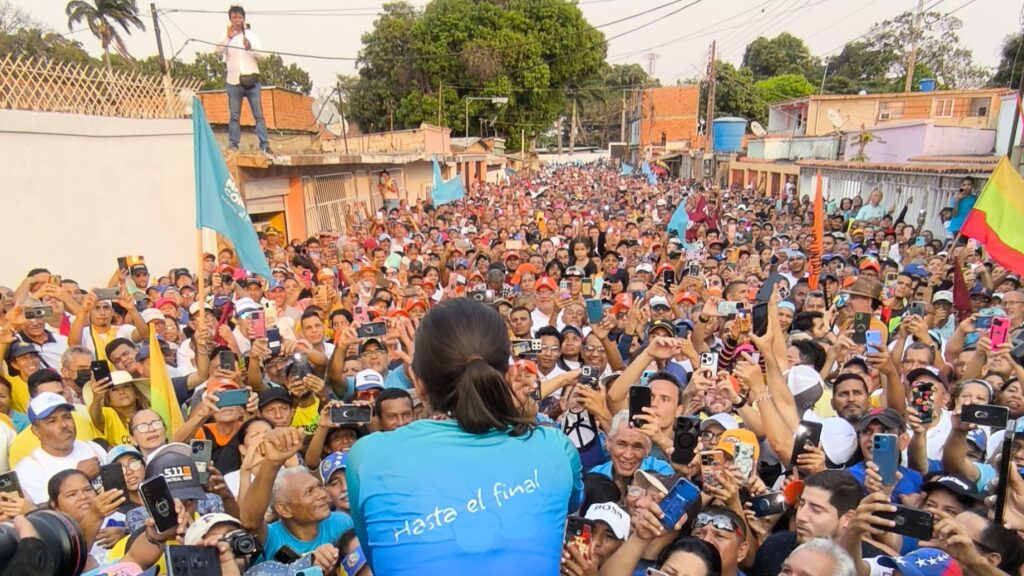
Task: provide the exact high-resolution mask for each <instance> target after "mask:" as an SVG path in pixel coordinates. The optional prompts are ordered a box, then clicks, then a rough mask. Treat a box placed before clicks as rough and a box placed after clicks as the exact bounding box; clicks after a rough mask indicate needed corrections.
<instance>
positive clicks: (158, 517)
mask: <svg viewBox="0 0 1024 576" xmlns="http://www.w3.org/2000/svg"><path fill="white" fill-rule="evenodd" d="M139 492H141V493H142V502H143V503H144V504H145V505H146V510H148V511H149V515H150V517H152V518H153V521H154V522H156V531H157V532H166V531H168V530H170V529H172V528H176V527H177V526H178V513H177V511H176V510H175V509H174V497H173V496H171V489H170V488H168V487H167V480H166V479H165V478H164V477H163V476H154V477H152V478H150V479H149V480H146V481H145V482H143V483H142V484H140V485H139ZM210 550H214V549H213V548H210ZM214 555H216V551H214ZM169 565H170V564H168V566H169ZM219 567H220V565H219V564H218V568H219Z"/></svg>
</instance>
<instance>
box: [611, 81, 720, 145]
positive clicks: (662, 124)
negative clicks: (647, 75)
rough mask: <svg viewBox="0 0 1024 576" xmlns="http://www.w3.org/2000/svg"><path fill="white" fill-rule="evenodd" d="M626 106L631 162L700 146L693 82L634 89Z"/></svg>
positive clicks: (696, 90) (697, 96)
mask: <svg viewBox="0 0 1024 576" xmlns="http://www.w3.org/2000/svg"><path fill="white" fill-rule="evenodd" d="M626 109H627V114H628V119H627V127H628V134H627V137H628V143H629V153H628V155H627V158H628V159H629V160H630V161H631V162H632V163H638V162H639V161H640V160H642V159H652V158H654V157H656V156H660V155H665V154H668V153H671V152H689V151H690V150H692V149H697V148H700V146H701V143H702V140H701V136H700V134H699V130H698V128H699V124H700V112H699V110H700V87H699V86H697V85H696V84H688V85H684V86H664V87H660V88H647V89H642V90H636V91H634V92H632V95H631V96H630V100H629V102H627V106H626Z"/></svg>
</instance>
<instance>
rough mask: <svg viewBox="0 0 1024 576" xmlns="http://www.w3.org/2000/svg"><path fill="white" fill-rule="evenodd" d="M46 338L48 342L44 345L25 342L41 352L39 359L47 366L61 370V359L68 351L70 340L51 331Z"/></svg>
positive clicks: (47, 331)
mask: <svg viewBox="0 0 1024 576" xmlns="http://www.w3.org/2000/svg"><path fill="white" fill-rule="evenodd" d="M46 337H47V338H46V342H43V343H42V344H36V343H35V342H33V341H31V340H28V339H26V340H25V342H26V343H28V344H31V345H32V346H33V347H34V348H35V349H36V350H37V351H38V352H39V357H40V358H42V360H43V362H45V363H46V365H47V366H49V367H50V368H53V369H54V370H60V367H61V363H60V357H61V356H62V355H63V354H64V351H65V350H67V349H68V338H67V336H61V335H60V334H58V333H57V332H53V331H52V330H49V329H48V330H46Z"/></svg>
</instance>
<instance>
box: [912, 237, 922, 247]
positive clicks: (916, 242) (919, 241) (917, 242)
mask: <svg viewBox="0 0 1024 576" xmlns="http://www.w3.org/2000/svg"><path fill="white" fill-rule="evenodd" d="M914 246H917V247H918V248H924V236H918V237H917V238H915V239H914Z"/></svg>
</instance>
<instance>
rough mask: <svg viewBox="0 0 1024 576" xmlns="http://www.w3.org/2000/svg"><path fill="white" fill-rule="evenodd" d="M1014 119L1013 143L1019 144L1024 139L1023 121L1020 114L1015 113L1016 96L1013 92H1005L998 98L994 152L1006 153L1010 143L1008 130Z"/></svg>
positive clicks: (1011, 128) (1011, 127) (1010, 129)
mask: <svg viewBox="0 0 1024 576" xmlns="http://www.w3.org/2000/svg"><path fill="white" fill-rule="evenodd" d="M1014 121H1016V122H1017V135H1016V138H1015V139H1014V145H1016V146H1020V144H1021V142H1022V141H1024V121H1021V119H1020V116H1019V115H1018V114H1017V102H1016V97H1014V95H1013V94H1007V95H1005V96H1003V97H1002V98H1001V99H1000V105H999V117H998V120H997V127H996V132H997V135H996V152H995V153H996V154H1006V150H1007V148H1008V147H1009V145H1010V132H1011V131H1012V130H1013V123H1014Z"/></svg>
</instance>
